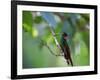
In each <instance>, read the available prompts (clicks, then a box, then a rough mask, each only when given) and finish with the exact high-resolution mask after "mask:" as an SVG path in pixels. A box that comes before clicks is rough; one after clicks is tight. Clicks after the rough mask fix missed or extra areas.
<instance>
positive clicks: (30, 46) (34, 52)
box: [22, 11, 90, 68]
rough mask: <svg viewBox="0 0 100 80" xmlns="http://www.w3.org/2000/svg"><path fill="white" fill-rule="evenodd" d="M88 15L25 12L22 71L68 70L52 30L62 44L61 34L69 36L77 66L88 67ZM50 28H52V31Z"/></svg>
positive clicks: (23, 15) (23, 16)
mask: <svg viewBox="0 0 100 80" xmlns="http://www.w3.org/2000/svg"><path fill="white" fill-rule="evenodd" d="M89 16H90V15H89V14H81V13H60V12H39V11H38V12H35V11H23V12H22V18H23V20H22V24H23V25H22V28H23V29H22V30H23V32H22V36H23V39H22V45H23V46H22V49H23V54H22V55H23V56H22V59H23V68H45V67H65V66H66V67H67V66H68V65H67V63H66V61H65V59H64V57H63V56H54V55H53V54H52V53H51V52H50V50H49V49H48V48H47V46H46V44H47V45H48V46H49V47H50V49H51V50H52V51H53V52H54V53H55V54H57V55H58V54H60V52H59V50H58V49H57V46H56V44H55V41H54V39H53V35H52V33H51V32H50V28H53V29H54V31H55V33H57V34H59V35H57V36H56V37H57V40H58V41H59V43H60V38H61V33H62V32H66V33H67V34H68V35H69V39H68V41H67V42H68V45H69V47H70V50H71V56H72V60H73V63H74V66H86V65H89V62H90V61H89V58H90V56H89V55H90V54H89V28H90V25H89V22H90V17H89ZM49 27H50V28H49Z"/></svg>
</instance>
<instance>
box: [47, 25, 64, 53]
mask: <svg viewBox="0 0 100 80" xmlns="http://www.w3.org/2000/svg"><path fill="white" fill-rule="evenodd" d="M49 29H50V31H51V33H52V35H53V38H54V40H55V43H56V46H57V47H58V49H59V50H60V53H62V54H63V55H64V53H63V50H62V48H61V46H60V44H59V42H58V40H57V38H56V36H55V35H56V34H55V32H54V30H53V28H51V27H49Z"/></svg>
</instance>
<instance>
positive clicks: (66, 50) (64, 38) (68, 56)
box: [61, 32, 73, 66]
mask: <svg viewBox="0 0 100 80" xmlns="http://www.w3.org/2000/svg"><path fill="white" fill-rule="evenodd" d="M67 39H68V35H67V33H65V32H63V33H62V37H61V48H62V50H63V53H64V58H65V59H66V62H67V63H68V64H71V66H73V62H72V59H71V52H70V48H69V46H68V43H67Z"/></svg>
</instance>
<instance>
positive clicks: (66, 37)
mask: <svg viewBox="0 0 100 80" xmlns="http://www.w3.org/2000/svg"><path fill="white" fill-rule="evenodd" d="M62 36H63V38H64V39H65V40H66V39H68V35H67V33H65V32H63V34H62Z"/></svg>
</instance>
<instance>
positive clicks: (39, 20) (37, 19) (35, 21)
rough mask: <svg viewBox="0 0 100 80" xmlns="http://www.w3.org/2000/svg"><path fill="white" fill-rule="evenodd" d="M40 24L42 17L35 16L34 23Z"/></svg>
mask: <svg viewBox="0 0 100 80" xmlns="http://www.w3.org/2000/svg"><path fill="white" fill-rule="evenodd" d="M41 22H42V17H41V16H36V17H35V18H34V23H37V24H39V23H41Z"/></svg>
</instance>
